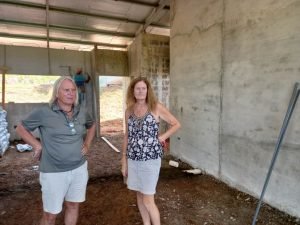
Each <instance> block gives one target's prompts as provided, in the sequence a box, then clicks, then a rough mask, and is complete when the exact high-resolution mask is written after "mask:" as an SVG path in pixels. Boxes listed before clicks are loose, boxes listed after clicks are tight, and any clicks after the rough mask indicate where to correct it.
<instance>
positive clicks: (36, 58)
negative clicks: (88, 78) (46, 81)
mask: <svg viewBox="0 0 300 225" xmlns="http://www.w3.org/2000/svg"><path fill="white" fill-rule="evenodd" d="M5 53H6V54H5ZM0 56H1V57H0V65H1V66H2V65H4V62H6V66H7V67H9V68H10V70H9V71H8V72H7V73H8V74H36V75H49V74H53V75H72V74H74V73H75V72H76V69H77V68H78V67H82V68H83V69H84V71H85V72H87V73H89V74H91V62H90V61H91V59H90V53H89V52H79V51H71V50H60V49H50V64H49V62H48V50H47V49H45V48H32V47H16V46H4V45H0Z"/></svg>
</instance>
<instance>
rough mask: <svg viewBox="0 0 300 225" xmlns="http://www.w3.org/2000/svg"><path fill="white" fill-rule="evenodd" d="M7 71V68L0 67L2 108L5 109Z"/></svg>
mask: <svg viewBox="0 0 300 225" xmlns="http://www.w3.org/2000/svg"><path fill="white" fill-rule="evenodd" d="M7 71H8V67H6V66H0V72H2V108H3V109H5V74H6V72H7Z"/></svg>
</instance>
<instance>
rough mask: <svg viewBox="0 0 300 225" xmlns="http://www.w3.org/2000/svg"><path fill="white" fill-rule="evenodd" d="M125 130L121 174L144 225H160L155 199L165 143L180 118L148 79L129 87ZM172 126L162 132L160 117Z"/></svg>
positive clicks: (178, 124)
mask: <svg viewBox="0 0 300 225" xmlns="http://www.w3.org/2000/svg"><path fill="white" fill-rule="evenodd" d="M126 103H127V109H126V112H125V120H126V123H125V124H126V129H125V137H124V144H123V155H122V174H123V176H124V177H125V178H127V187H128V189H130V190H133V191H136V194H137V204H138V208H139V211H140V213H141V216H142V219H143V224H144V225H151V224H152V225H160V215H159V210H158V208H157V206H156V204H155V201H154V194H155V192H156V185H157V181H158V176H159V171H160V166H161V157H162V155H163V145H164V144H165V140H166V139H167V138H169V137H170V136H171V135H172V134H173V133H175V132H176V131H177V130H178V129H179V128H180V123H179V122H178V120H177V119H176V118H175V117H174V116H173V115H172V114H171V113H170V112H169V111H168V110H167V109H166V108H165V107H164V106H163V105H162V104H161V103H159V102H157V100H156V98H155V96H154V93H153V90H152V87H151V85H150V83H149V81H148V80H147V79H146V78H143V77H139V78H136V79H134V80H132V81H131V83H130V85H129V87H128V90H127V99H126ZM160 119H162V120H164V121H166V122H167V123H168V124H169V129H168V130H167V131H166V132H165V133H163V134H159V120H160Z"/></svg>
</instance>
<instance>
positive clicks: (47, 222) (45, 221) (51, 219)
mask: <svg viewBox="0 0 300 225" xmlns="http://www.w3.org/2000/svg"><path fill="white" fill-rule="evenodd" d="M56 216H57V214H52V213H48V212H43V217H42V219H41V222H40V225H55V220H56Z"/></svg>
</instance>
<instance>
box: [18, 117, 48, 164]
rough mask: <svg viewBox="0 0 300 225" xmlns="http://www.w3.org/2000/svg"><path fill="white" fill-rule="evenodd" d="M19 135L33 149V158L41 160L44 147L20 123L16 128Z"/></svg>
mask: <svg viewBox="0 0 300 225" xmlns="http://www.w3.org/2000/svg"><path fill="white" fill-rule="evenodd" d="M16 132H17V134H18V135H19V136H20V137H21V138H22V139H23V140H24V141H25V142H26V143H27V144H29V145H31V146H32V148H33V158H34V159H36V160H39V159H40V157H41V152H42V145H41V142H40V141H39V140H37V139H36V138H35V137H34V136H33V135H32V133H31V132H29V131H28V130H26V128H25V127H24V126H23V125H22V124H21V123H20V124H18V126H17V128H16Z"/></svg>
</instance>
